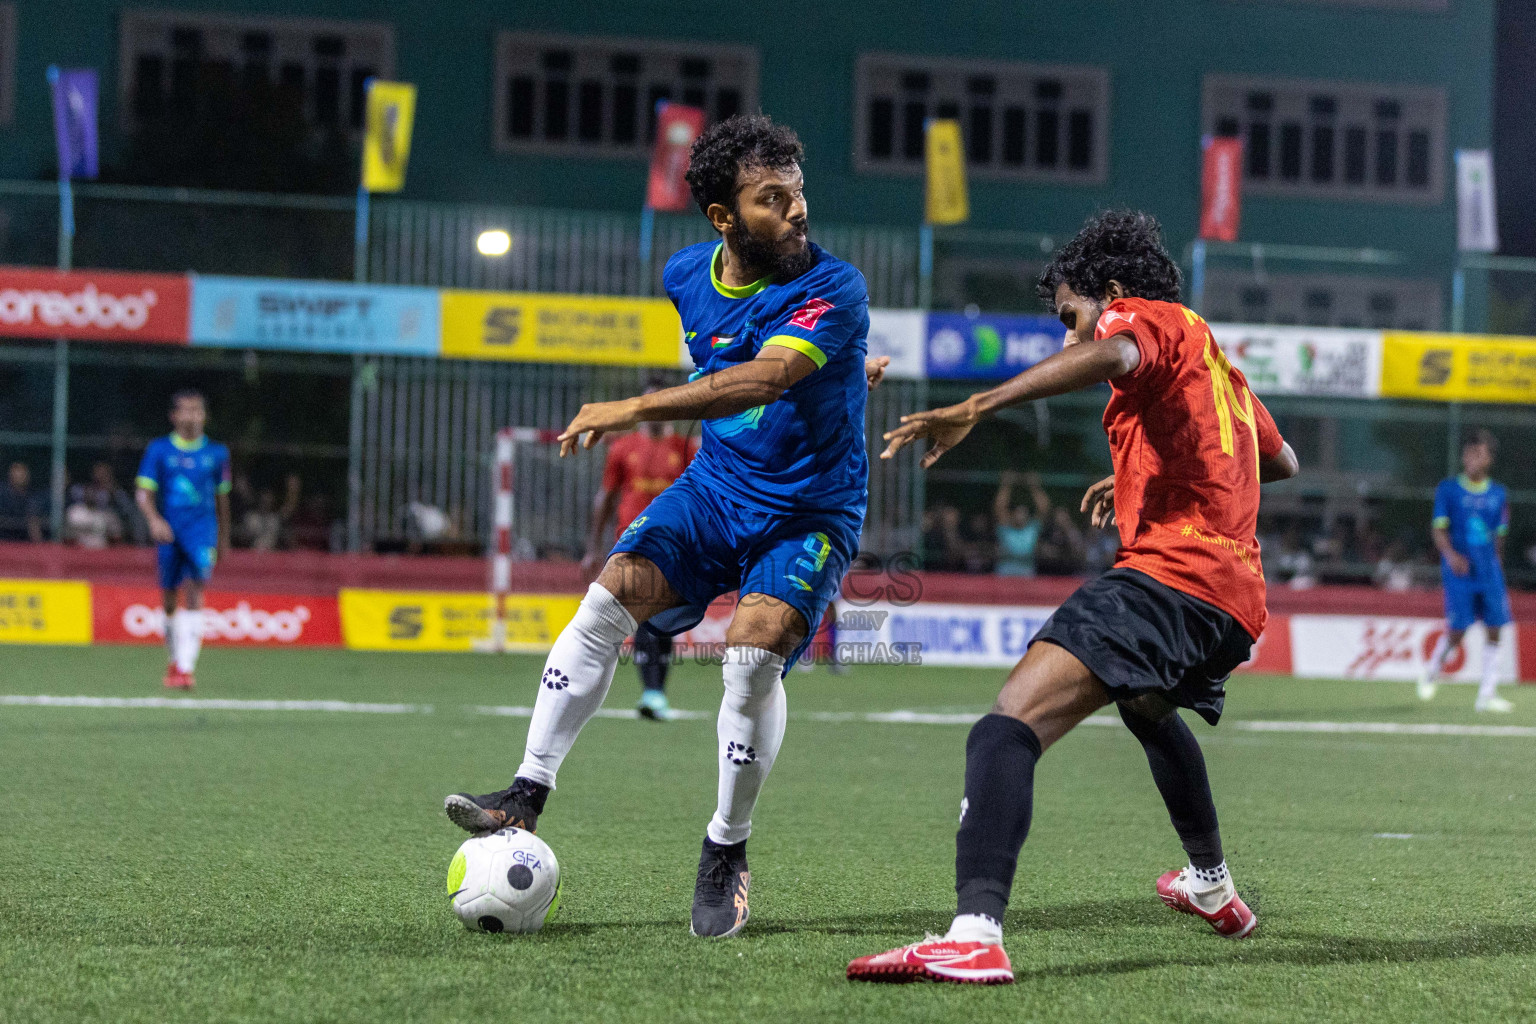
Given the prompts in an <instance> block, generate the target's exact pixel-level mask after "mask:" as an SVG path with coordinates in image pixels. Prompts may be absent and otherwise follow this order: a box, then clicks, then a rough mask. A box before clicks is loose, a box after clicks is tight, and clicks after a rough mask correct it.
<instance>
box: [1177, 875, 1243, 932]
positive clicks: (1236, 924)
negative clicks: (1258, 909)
mask: <svg viewBox="0 0 1536 1024" xmlns="http://www.w3.org/2000/svg"><path fill="white" fill-rule="evenodd" d="M1188 875H1189V872H1188V869H1187V868H1179V870H1177V871H1170V872H1168V873H1167V874H1165V875H1163V876H1162V877H1161V878H1159V879H1158V880H1157V894H1158V896H1160V897H1162V900H1163V902H1164V903H1166V904H1168V905H1169V906H1170V907H1172V908H1173V909H1174V910H1177V911H1179V912H1180V913H1181V914H1194V915H1195V916H1196V917H1203V918H1205V920H1207V921H1209V922H1210V923H1211V927H1212V928H1214V929H1216V934H1217V935H1222V936H1225V937H1226V938H1229V939H1244V938H1247V937H1248V934H1249V933H1250V932H1252V931H1253V929H1254V928H1255V927H1257V925H1258V923H1259V919H1258V918H1256V917H1254V916H1253V911H1251V910H1249V909H1248V904H1246V903H1244V902H1243V898H1242V897H1241V896H1239V895H1238V894H1237V892H1236V890H1233V892H1232V898H1231V899H1229V900H1227V902H1225V903H1223V904H1222V905H1221V906H1220V907H1218V908H1217V909H1216V912H1215V913H1212V914H1208V913H1206V912H1205V911H1204V910H1201V909H1200V908H1199V907H1198V906H1196V905H1195V901H1194V900H1193V899H1191V898H1190V895H1189V877H1188Z"/></svg>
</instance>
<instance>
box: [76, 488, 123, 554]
mask: <svg viewBox="0 0 1536 1024" xmlns="http://www.w3.org/2000/svg"><path fill="white" fill-rule="evenodd" d="M64 539H65V540H66V541H68V542H69V543H71V544H76V545H78V546H80V547H82V548H91V549H93V550H100V549H102V548H105V547H107V546H108V545H110V544H115V543H118V542H119V541H121V540H122V539H123V520H122V518H121V517H120V516H118V514H117V512H116V511H115V510H114V509H113V508H112V492H111V491H110V490H109V489H106V488H102V487H98V486H96V485H95V484H94V482H93V483H91V484H76V485H75V486H74V487H71V488H70V489H69V504H68V505H67V506H65V508H64Z"/></svg>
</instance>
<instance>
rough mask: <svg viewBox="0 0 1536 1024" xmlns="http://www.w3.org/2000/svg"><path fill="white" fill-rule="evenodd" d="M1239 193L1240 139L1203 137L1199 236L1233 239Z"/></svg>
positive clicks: (1241, 181)
mask: <svg viewBox="0 0 1536 1024" xmlns="http://www.w3.org/2000/svg"><path fill="white" fill-rule="evenodd" d="M1242 196H1243V141H1242V140H1241V139H1231V138H1224V139H1211V138H1207V139H1206V140H1205V159H1204V161H1203V163H1202V165H1201V168H1200V237H1201V238H1209V239H1211V240H1213V241H1217V242H1235V241H1237V223H1238V219H1239V216H1240V214H1241V212H1242Z"/></svg>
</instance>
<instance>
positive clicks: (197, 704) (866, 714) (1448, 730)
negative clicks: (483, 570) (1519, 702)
mask: <svg viewBox="0 0 1536 1024" xmlns="http://www.w3.org/2000/svg"><path fill="white" fill-rule="evenodd" d="M0 706H10V707H49V708H148V709H166V708H169V709H171V710H173V711H323V712H343V713H354V714H369V715H429V714H431V713H432V710H433V708H432V705H431V704H367V703H356V702H353V701H344V700H239V699H234V698H208V697H55V696H49V695H45V694H38V695H21V694H11V695H7V694H0ZM466 710H468V711H470V712H473V713H474V714H477V715H496V716H500V717H505V718H528V717H530V716H532V714H533V708H531V707H526V706H519V705H474V706H470V707H468V708H466ZM672 715H673V717H674V718H678V719H685V720H706V719H708V720H712V719H714V717H715V714H714V712H710V711H685V710H682V709H679V708H674V709H673V710H672ZM597 717H599V718H620V719H633V718H637V717H639V716H638V715H637V713H636V712H634V711H631V710H629V709H626V708H602V709H601V710H599V711H598V712H597ZM790 717H791V718H794V719H797V720H799V721H803V722H852V723H859V724H872V725H970V724H972V723H973V722H975V721H976V720H977V719H978V718H980V717H981V716H980V715H978V714H969V713H954V712H944V713H940V712H928V711H803V712H793V713H791V714H790ZM1083 724H1084V725H1098V726H1110V727H1120V724H1121V723H1120V719H1119V718H1112V717H1110V716H1108V715H1093V716H1091V717H1089V718H1085V719H1084V720H1083ZM1223 728H1225V729H1227V730H1230V731H1236V732H1273V733H1325V734H1332V735H1341V734H1356V735H1360V734H1364V735H1373V736H1484V737H1500V738H1516V739H1536V726H1528V725H1450V724H1443V723H1432V722H1287V721H1275V720H1268V719H1248V720H1241V719H1237V720H1228V721H1227V722H1226V723H1225V724H1224V726H1223Z"/></svg>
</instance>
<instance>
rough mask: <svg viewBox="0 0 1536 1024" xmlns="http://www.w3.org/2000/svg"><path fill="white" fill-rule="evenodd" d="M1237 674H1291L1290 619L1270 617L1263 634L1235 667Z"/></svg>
mask: <svg viewBox="0 0 1536 1024" xmlns="http://www.w3.org/2000/svg"><path fill="white" fill-rule="evenodd" d="M1237 669H1238V671H1239V672H1268V673H1272V674H1273V675H1277V676H1288V675H1290V674H1291V617H1290V616H1289V615H1271V616H1270V617H1269V623H1268V624H1267V625H1265V627H1264V632H1263V634H1261V635H1260V636H1259V639H1258V642H1257V643H1255V644H1254V645H1253V650H1252V651H1251V652H1250V653H1249V655H1248V660H1247V661H1245V662H1243V663H1242V664H1241V665H1239V666H1237Z"/></svg>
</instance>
